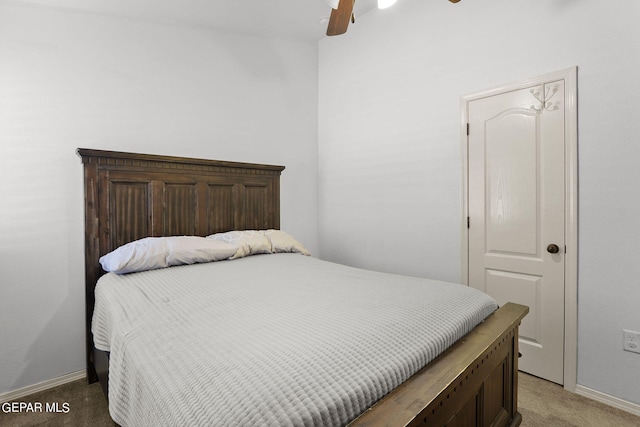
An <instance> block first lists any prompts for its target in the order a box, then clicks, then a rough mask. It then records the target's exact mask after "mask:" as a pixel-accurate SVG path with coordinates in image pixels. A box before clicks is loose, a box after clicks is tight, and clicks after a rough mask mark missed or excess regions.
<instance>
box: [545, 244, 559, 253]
mask: <svg viewBox="0 0 640 427" xmlns="http://www.w3.org/2000/svg"><path fill="white" fill-rule="evenodd" d="M559 251H560V248H559V247H558V245H556V244H553V243H552V244H550V245H549V246H547V252H549V253H550V254H557V253H558V252H559Z"/></svg>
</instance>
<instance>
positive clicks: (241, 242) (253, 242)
mask: <svg viewBox="0 0 640 427" xmlns="http://www.w3.org/2000/svg"><path fill="white" fill-rule="evenodd" d="M207 238H208V239H214V240H219V241H222V242H227V243H231V244H234V245H236V246H237V247H238V250H237V252H236V253H235V255H234V256H233V257H231V259H236V258H242V257H245V256H247V255H255V254H269V253H271V243H270V242H269V239H267V238H266V237H265V235H264V231H262V230H244V231H227V232H226V233H216V234H212V235H210V236H207Z"/></svg>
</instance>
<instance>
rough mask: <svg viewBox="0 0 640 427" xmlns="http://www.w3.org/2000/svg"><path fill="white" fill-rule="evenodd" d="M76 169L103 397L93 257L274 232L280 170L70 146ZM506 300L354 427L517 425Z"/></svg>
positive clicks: (522, 311)
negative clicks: (170, 242)
mask: <svg viewBox="0 0 640 427" xmlns="http://www.w3.org/2000/svg"><path fill="white" fill-rule="evenodd" d="M78 155H79V156H80V157H81V158H82V163H83V164H84V188H85V276H86V356H87V377H88V380H89V382H90V383H93V382H96V381H100V383H101V384H102V387H103V390H104V392H105V394H106V395H107V396H108V368H109V357H108V354H107V353H105V352H102V351H99V350H97V349H95V348H94V346H93V336H92V334H91V318H92V315H93V306H94V301H95V299H94V288H95V285H96V282H97V280H98V278H99V277H100V276H101V275H102V274H104V271H102V269H101V267H100V265H99V263H98V259H99V258H100V256H102V255H104V254H106V253H108V252H110V251H112V250H114V249H115V248H117V247H118V246H121V245H123V244H125V243H128V242H131V241H133V240H137V239H141V238H143V237H148V236H172V235H199V236H206V235H209V234H213V233H216V232H222V231H229V230H243V229H279V228H280V174H281V172H282V171H283V170H284V167H283V166H272V165H259V164H249V163H237V162H227V161H217V160H202V159H191V158H184V157H169V156H157V155H149V154H134V153H122V152H114V151H102V150H90V149H82V148H80V149H78ZM528 311H529V310H528V308H527V307H525V306H521V305H518V304H512V303H508V304H506V305H504V306H503V307H501V308H500V309H499V310H498V311H496V312H495V313H494V314H492V315H491V316H490V317H489V318H487V320H486V321H485V322H483V323H482V324H480V325H479V326H477V327H476V328H475V329H474V330H473V331H472V332H471V333H469V334H468V335H466V336H465V337H464V338H462V339H461V340H459V341H458V342H457V343H456V344H454V345H453V346H452V347H451V348H449V349H448V350H447V351H446V352H445V353H443V354H442V355H440V356H439V357H438V358H437V359H436V360H434V361H432V362H431V363H430V364H429V365H427V366H426V367H424V368H423V369H422V370H420V371H419V372H418V373H416V374H415V375H414V376H413V377H411V378H410V379H409V380H407V381H406V382H405V383H403V384H402V385H400V386H399V387H398V388H396V389H395V390H394V391H392V392H391V393H390V394H388V395H387V396H386V397H384V398H383V399H381V400H380V401H378V402H377V403H376V404H375V405H374V406H372V407H371V408H369V409H368V410H367V411H365V412H364V413H363V414H361V415H360V416H359V417H358V418H357V419H355V420H354V421H353V422H352V423H351V425H352V426H421V425H422V426H465V427H466V426H517V425H519V424H520V421H521V419H522V417H521V416H520V414H519V413H518V411H517V388H518V327H519V325H520V322H521V320H522V318H523V317H524V316H525V315H526V314H527V313H528Z"/></svg>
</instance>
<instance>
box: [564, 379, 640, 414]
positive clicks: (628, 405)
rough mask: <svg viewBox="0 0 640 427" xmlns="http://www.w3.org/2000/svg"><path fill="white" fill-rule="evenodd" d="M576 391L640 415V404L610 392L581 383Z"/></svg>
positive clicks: (581, 394)
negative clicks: (610, 394)
mask: <svg viewBox="0 0 640 427" xmlns="http://www.w3.org/2000/svg"><path fill="white" fill-rule="evenodd" d="M575 393H576V394H579V395H580V396H584V397H588V398H589V399H592V400H595V401H597V402H601V403H604V404H605V405H609V406H613V407H614V408H618V409H622V410H623V411H626V412H630V413H632V414H634V415H639V416H640V405H638V404H636V403H632V402H628V401H626V400H623V399H619V398H617V397H613V396H609V395H608V394H604V393H602V392H599V391H596V390H592V389H590V388H588V387H585V386H582V385H580V384H578V385H576V391H575Z"/></svg>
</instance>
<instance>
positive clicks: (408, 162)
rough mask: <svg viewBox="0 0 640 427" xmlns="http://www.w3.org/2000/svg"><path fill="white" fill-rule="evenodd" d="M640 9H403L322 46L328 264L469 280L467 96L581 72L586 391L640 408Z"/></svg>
mask: <svg viewBox="0 0 640 427" xmlns="http://www.w3.org/2000/svg"><path fill="white" fill-rule="evenodd" d="M638 18H640V3H639V2H628V1H623V0H609V1H601V0H579V1H578V0H537V1H528V0H465V1H462V2H460V3H458V4H451V3H450V2H447V1H424V0H402V1H399V2H398V3H396V5H394V6H393V8H390V9H387V10H383V11H378V10H374V11H372V12H370V13H368V14H366V15H365V16H362V17H360V19H359V20H358V21H357V22H356V24H355V25H352V26H351V27H350V28H349V31H348V32H347V34H346V35H344V36H341V37H336V38H326V39H323V40H322V41H321V42H320V75H319V79H320V89H319V177H320V178H319V221H320V223H319V224H320V247H321V256H322V257H323V258H325V259H330V260H337V261H343V262H346V263H349V264H352V265H356V266H362V267H366V268H372V269H376V270H384V271H392V272H401V273H409V274H417V275H421V276H428V277H434V278H438V279H444V280H450V281H458V280H459V278H460V253H459V251H460V246H459V241H460V229H459V227H460V209H461V200H460V199H461V197H460V196H461V182H460V179H461V160H460V97H461V96H462V95H465V94H470V93H474V92H477V91H480V90H483V89H487V88H490V87H495V86H499V85H502V84H504V83H510V82H514V81H518V80H522V79H525V78H529V77H534V76H537V75H541V74H545V73H548V72H552V71H557V70H561V69H564V68H567V67H569V66H574V65H577V66H578V81H579V84H578V85H579V88H578V98H579V101H578V105H579V107H578V108H579V199H580V200H579V240H580V243H579V284H578V287H579V319H578V321H579V348H578V383H579V384H581V385H583V386H585V387H588V388H591V389H594V390H597V391H600V392H602V393H605V394H608V395H611V396H615V397H618V398H621V399H624V400H627V401H629V402H632V403H636V404H640V386H639V385H638V384H640V369H639V367H640V355H638V354H634V353H629V352H624V351H622V332H621V329H622V328H628V329H632V330H636V331H640V311H639V309H638V301H640V279H639V278H640V262H638V254H640V238H639V233H638V230H639V229H640V186H639V185H638V182H639V181H640V168H638V159H639V158H640V144H639V143H638V135H640V120H638V117H639V113H640V103H639V102H638V100H637V95H638V93H640V79H639V78H638V75H639V73H638V70H640V35H639V33H638V28H637V21H638Z"/></svg>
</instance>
